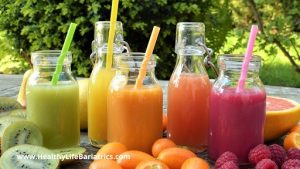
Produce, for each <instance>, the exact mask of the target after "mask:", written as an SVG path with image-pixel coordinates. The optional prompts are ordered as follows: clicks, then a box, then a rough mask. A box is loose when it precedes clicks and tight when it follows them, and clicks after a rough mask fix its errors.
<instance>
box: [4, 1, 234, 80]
mask: <svg viewBox="0 0 300 169" xmlns="http://www.w3.org/2000/svg"><path fill="white" fill-rule="evenodd" d="M110 7H111V0H101V1H98V0H64V1H63V2H61V1H60V0H52V1H49V0H40V1H38V0H27V1H24V0H15V1H10V0H1V2H0V10H1V11H0V30H5V31H6V37H7V39H8V40H9V42H10V43H11V45H12V46H13V47H14V55H15V56H17V57H22V58H25V59H26V60H27V61H29V60H30V59H29V58H30V52H31V51H35V50H41V49H60V48H61V47H62V44H63V40H64V38H65V35H66V32H67V29H68V26H69V24H70V22H76V23H77V24H78V27H77V31H76V33H75V36H74V41H73V43H72V47H71V50H72V52H73V65H72V66H73V70H75V71H76V72H75V73H76V74H77V75H79V76H89V73H90V72H91V69H92V65H91V62H90V60H89V55H90V53H91V42H92V40H93V35H94V23H95V22H96V21H99V20H109V16H110ZM118 20H120V21H122V22H123V27H124V33H125V40H126V41H128V42H129V44H130V46H131V48H132V50H133V51H145V49H146V46H147V42H148V40H149V36H150V33H151V30H152V27H153V26H154V25H158V26H160V27H161V33H160V36H159V39H158V43H157V45H156V48H155V49H156V50H155V51H154V52H155V53H156V54H157V55H158V56H159V60H158V66H157V71H156V72H159V74H157V76H158V78H160V79H168V78H169V76H170V74H171V72H172V70H173V68H174V64H175V61H176V55H175V53H174V43H175V29H176V23H177V22H181V21H193V22H204V23H205V25H206V37H207V39H206V41H207V46H209V47H210V48H213V49H214V50H215V51H216V52H217V51H218V50H219V49H220V48H221V47H222V46H223V44H224V42H225V39H226V36H227V34H228V32H229V31H230V30H231V29H232V20H231V17H230V12H229V7H228V2H227V0H224V1H222V2H219V0H212V1H207V0H189V1H186V0H156V1H153V0H144V1H136V0H121V1H120V4H119V12H118Z"/></svg>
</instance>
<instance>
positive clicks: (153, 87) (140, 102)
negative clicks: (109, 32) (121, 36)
mask: <svg viewBox="0 0 300 169" xmlns="http://www.w3.org/2000/svg"><path fill="white" fill-rule="evenodd" d="M144 55H145V54H144V53H131V54H121V55H118V56H116V57H115V65H116V68H117V72H116V75H115V77H114V78H113V79H112V81H111V84H110V88H109V91H108V97H107V98H108V101H107V106H108V130H107V132H108V133H107V137H108V141H109V142H120V143H123V144H124V145H126V147H127V148H128V149H129V150H140V151H144V152H147V153H151V147H152V145H153V143H154V141H155V140H157V139H158V138H161V137H162V111H163V110H162V109H163V107H162V104H163V94H162V88H161V87H160V85H159V83H158V80H157V79H156V77H155V72H154V70H155V64H156V62H155V60H154V58H153V57H152V58H151V59H150V61H149V63H148V65H147V70H146V76H145V78H144V80H143V86H142V87H140V88H139V87H135V83H136V80H137V77H138V74H139V71H140V69H141V64H142V61H143V58H144Z"/></svg>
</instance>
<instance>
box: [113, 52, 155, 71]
mask: <svg viewBox="0 0 300 169" xmlns="http://www.w3.org/2000/svg"><path fill="white" fill-rule="evenodd" d="M154 55H155V54H152V55H151V58H150V60H149V61H148V64H147V70H149V69H153V68H155V66H156V60H155V58H154ZM144 57H145V53H143V52H130V53H120V54H116V55H115V56H114V63H115V65H116V68H121V69H140V68H141V66H142V63H143V60H144ZM125 65H126V66H125Z"/></svg>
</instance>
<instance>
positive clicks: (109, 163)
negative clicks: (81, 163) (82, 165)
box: [89, 160, 122, 169]
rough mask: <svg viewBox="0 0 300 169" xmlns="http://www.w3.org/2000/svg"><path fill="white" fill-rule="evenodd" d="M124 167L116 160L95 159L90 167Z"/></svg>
mask: <svg viewBox="0 0 300 169" xmlns="http://www.w3.org/2000/svg"><path fill="white" fill-rule="evenodd" d="M108 168H109V169H122V167H121V166H119V165H118V164H117V162H116V161H114V160H95V161H94V162H92V163H91V164H90V166H89V169H108Z"/></svg>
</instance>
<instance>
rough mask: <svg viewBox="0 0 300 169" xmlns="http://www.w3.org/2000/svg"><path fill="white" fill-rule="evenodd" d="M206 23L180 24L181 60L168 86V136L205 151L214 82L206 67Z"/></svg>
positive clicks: (178, 43)
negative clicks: (211, 81) (212, 84)
mask: <svg viewBox="0 0 300 169" xmlns="http://www.w3.org/2000/svg"><path fill="white" fill-rule="evenodd" d="M204 34H205V26H204V24H203V23H200V22H181V23H178V24H177V30H176V45H175V51H176V53H177V62H176V66H175V69H174V71H173V74H172V76H171V79H170V82H169V88H168V125H167V130H168V137H170V139H172V140H173V141H174V142H175V143H176V144H178V145H181V146H188V147H189V148H192V149H193V150H195V151H201V150H202V149H203V148H205V147H206V146H207V137H208V111H209V110H208V108H209V95H210V90H211V83H210V81H209V77H208V74H207V72H206V70H205V67H204V63H203V62H204V57H205V55H206V54H207V55H210V53H208V52H207V51H209V50H208V49H207V48H206V46H205V45H204V43H205V42H204V39H205V36H204Z"/></svg>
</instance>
